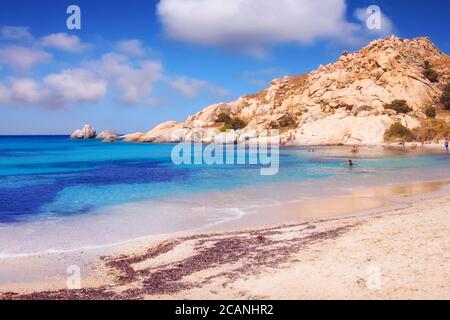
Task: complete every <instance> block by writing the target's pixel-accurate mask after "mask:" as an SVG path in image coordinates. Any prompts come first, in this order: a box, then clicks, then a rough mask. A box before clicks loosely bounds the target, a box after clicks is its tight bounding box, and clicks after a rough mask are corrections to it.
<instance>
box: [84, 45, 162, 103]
mask: <svg viewBox="0 0 450 320" xmlns="http://www.w3.org/2000/svg"><path fill="white" fill-rule="evenodd" d="M90 65H91V66H92V67H94V66H95V68H96V69H97V70H98V72H99V74H100V75H101V76H102V77H104V78H105V79H108V81H109V82H110V83H113V84H114V85H115V87H116V88H117V89H118V90H119V91H120V94H121V96H120V98H119V102H120V103H122V104H141V103H142V104H146V103H145V101H148V99H149V95H150V94H151V93H152V89H153V85H154V83H155V82H157V81H158V80H161V79H162V78H163V77H164V76H163V67H162V64H161V62H160V61H158V60H143V61H140V62H139V63H137V65H136V66H133V65H132V64H131V62H130V61H129V60H128V59H127V57H125V56H122V55H119V54H116V53H108V54H105V55H104V56H103V57H102V58H101V59H100V60H99V61H94V62H91V63H90Z"/></svg>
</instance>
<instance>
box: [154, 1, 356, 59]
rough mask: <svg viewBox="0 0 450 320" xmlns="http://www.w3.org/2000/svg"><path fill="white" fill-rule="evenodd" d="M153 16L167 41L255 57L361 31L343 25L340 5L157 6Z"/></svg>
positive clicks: (221, 3)
mask: <svg viewBox="0 0 450 320" xmlns="http://www.w3.org/2000/svg"><path fill="white" fill-rule="evenodd" d="M157 12H158V16H159V18H160V19H161V21H162V24H163V27H164V31H165V34H166V35H167V36H168V37H170V38H171V39H174V40H179V41H182V42H187V43H194V44H201V45H213V46H219V47H222V48H225V49H229V50H235V51H241V52H245V53H248V54H251V55H253V56H257V57H260V56H264V55H265V53H266V49H267V47H268V46H270V45H274V44H279V43H299V44H308V43H311V42H313V41H315V40H318V39H329V38H332V39H336V38H338V39H341V40H348V39H349V38H352V37H353V33H354V32H355V31H356V30H357V29H359V28H360V27H359V26H358V25H356V24H351V23H349V22H347V21H346V18H345V15H346V2H345V0H321V1H317V0H278V1H273V0H246V1H242V0H227V1H222V0H161V1H160V2H159V4H158V7H157Z"/></svg>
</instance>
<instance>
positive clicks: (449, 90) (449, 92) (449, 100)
mask: <svg viewBox="0 0 450 320" xmlns="http://www.w3.org/2000/svg"><path fill="white" fill-rule="evenodd" d="M441 102H442V104H443V105H444V108H445V109H447V110H450V83H449V84H447V85H446V86H445V88H444V92H443V93H442V97H441Z"/></svg>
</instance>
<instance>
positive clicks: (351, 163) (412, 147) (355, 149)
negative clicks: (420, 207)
mask: <svg viewBox="0 0 450 320" xmlns="http://www.w3.org/2000/svg"><path fill="white" fill-rule="evenodd" d="M400 145H402V146H403V147H404V148H406V144H405V142H404V141H402V142H400ZM423 146H424V142H423V141H422V147H423ZM417 147H418V145H417V143H413V144H412V145H411V150H417ZM444 147H445V150H446V151H447V152H449V149H448V147H449V145H448V139H445V141H444ZM350 152H351V153H353V154H355V153H358V152H359V148H358V146H356V145H354V146H352V148H351V150H350ZM355 165H356V163H354V162H353V160H351V159H349V160H348V166H349V167H350V168H352V167H353V166H355Z"/></svg>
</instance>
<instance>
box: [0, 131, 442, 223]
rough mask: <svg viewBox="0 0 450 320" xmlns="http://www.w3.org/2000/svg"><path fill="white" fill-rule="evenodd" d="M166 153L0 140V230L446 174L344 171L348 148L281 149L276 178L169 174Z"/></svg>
mask: <svg viewBox="0 0 450 320" xmlns="http://www.w3.org/2000/svg"><path fill="white" fill-rule="evenodd" d="M172 148H173V145H151V144H133V143H122V142H120V143H111V144H108V143H102V142H100V141H96V140H90V141H74V140H70V139H69V138H68V137H66V136H3V137H0V223H14V222H20V221H24V220H27V219H44V218H49V217H60V216H66V215H79V214H89V212H91V211H93V210H96V209H99V208H102V207H107V206H112V205H118V204H126V203H131V202H135V201H142V200H151V199H161V198H167V197H171V196H177V197H178V196H182V195H190V194H198V193H202V192H206V191H215V190H217V191H220V190H232V189H234V188H238V187H242V186H246V185H257V184H268V183H274V182H283V181H289V182H292V181H311V180H314V181H317V180H326V179H328V180H329V181H332V179H333V178H334V179H336V178H337V179H338V181H342V179H344V180H346V179H347V180H348V179H350V180H351V179H353V180H352V181H353V182H352V183H356V184H358V185H360V184H364V183H363V182H364V181H365V180H370V178H371V177H372V178H373V177H374V176H376V177H377V178H378V179H377V180H380V179H383V178H384V179H386V180H392V181H391V182H395V180H398V181H400V182H401V181H409V180H419V179H422V178H426V175H430V174H432V175H434V176H435V178H439V177H440V176H441V177H442V178H443V179H445V178H448V176H447V173H448V170H449V167H450V157H449V156H448V155H446V154H443V153H437V154H427V155H424V154H412V153H408V154H405V153H403V152H395V151H385V150H379V149H374V150H369V151H366V152H364V153H361V154H360V155H359V159H356V160H355V161H356V162H357V163H358V166H357V167H356V168H355V169H353V170H349V168H348V167H347V166H346V165H345V163H346V160H347V159H348V158H349V157H351V155H350V154H349V153H348V148H344V147H343V148H334V149H330V148H328V149H327V148H322V149H316V150H315V152H310V150H309V149H308V148H288V149H283V150H282V151H281V155H280V170H279V173H278V174H277V175H275V176H261V175H260V167H259V166H250V165H245V166H243V165H240V166H238V165H223V166H208V165H184V166H176V165H174V164H173V163H172V161H171V158H170V153H171V150H172ZM418 168H419V169H420V170H417V169H418ZM411 173H414V174H413V175H411ZM421 173H422V174H421ZM393 174H394V178H395V179H392V178H393V176H392V175H393ZM356 177H357V179H356Z"/></svg>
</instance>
